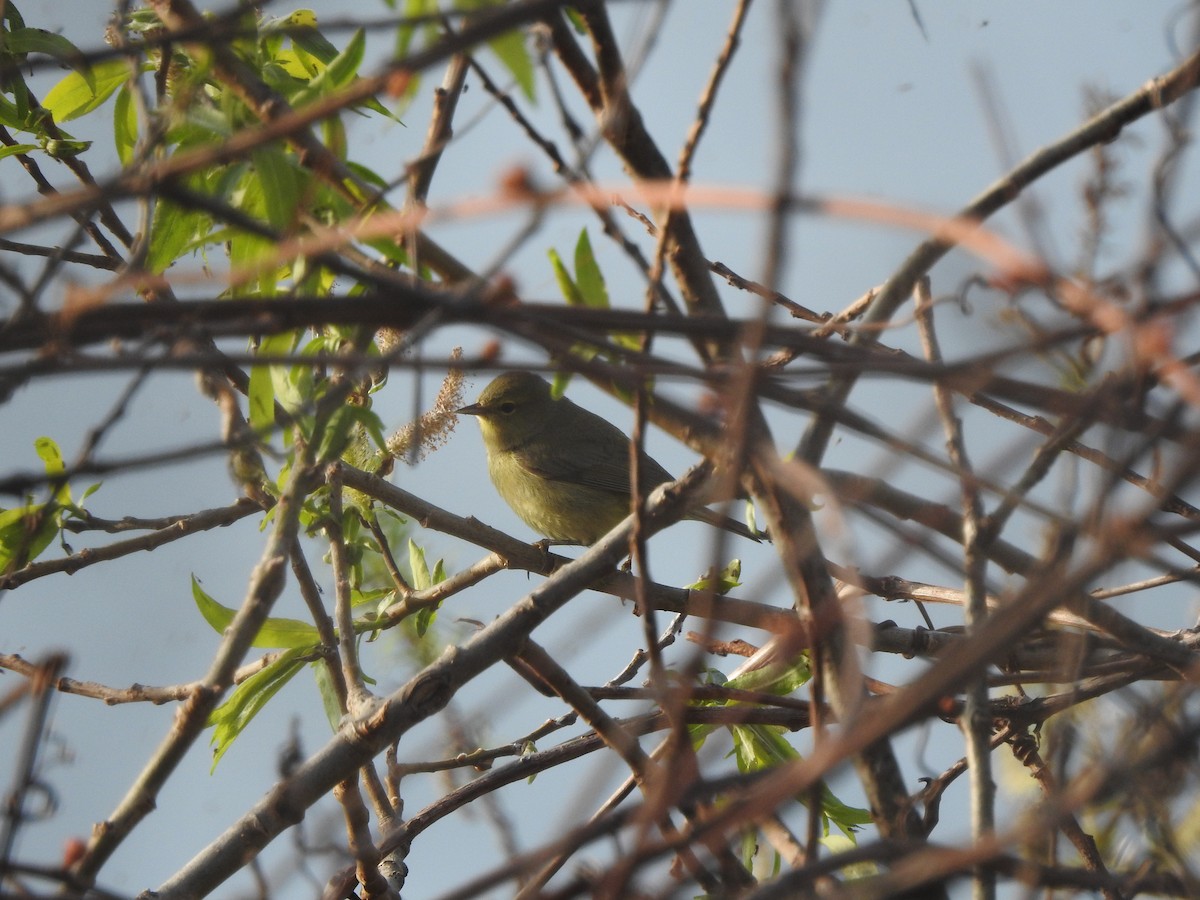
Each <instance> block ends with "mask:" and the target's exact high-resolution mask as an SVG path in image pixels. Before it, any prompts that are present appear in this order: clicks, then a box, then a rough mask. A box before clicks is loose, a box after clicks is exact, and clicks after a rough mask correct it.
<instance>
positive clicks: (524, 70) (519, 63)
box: [488, 29, 535, 100]
mask: <svg viewBox="0 0 1200 900" xmlns="http://www.w3.org/2000/svg"><path fill="white" fill-rule="evenodd" d="M488 49H490V50H491V51H492V52H493V53H494V54H496V57H497V59H499V60H500V62H501V63H502V64H503V65H504V68H506V69H508V71H509V72H511V73H512V76H513V78H515V79H516V82H517V86H518V87H519V88H520V89H521V93H522V94H524V95H525V97H526V99H528V100H533V99H534V85H535V82H534V69H533V58H532V57H531V56H530V55H529V48H528V47H527V46H526V45H525V32H523V31H521V30H520V29H513V30H512V31H506V32H504V33H503V34H501V35H499V36H498V37H494V38H492V39H491V40H490V41H488Z"/></svg>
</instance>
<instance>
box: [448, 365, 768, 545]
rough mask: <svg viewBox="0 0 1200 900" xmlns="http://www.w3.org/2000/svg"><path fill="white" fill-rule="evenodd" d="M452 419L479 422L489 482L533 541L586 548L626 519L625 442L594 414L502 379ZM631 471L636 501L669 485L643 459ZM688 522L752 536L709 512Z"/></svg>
mask: <svg viewBox="0 0 1200 900" xmlns="http://www.w3.org/2000/svg"><path fill="white" fill-rule="evenodd" d="M458 412H460V413H465V414H467V415H472V416H475V417H476V418H477V419H478V420H479V427H480V429H482V431H483V443H484V446H485V447H486V448H487V462H488V474H489V475H491V477H492V483H493V484H494V485H495V486H496V490H497V491H499V493H500V496H501V497H503V498H504V502H505V503H507V504H508V505H509V506H510V507H512V509H513V512H515V513H516V514H517V515H518V516H520V517H521V518H522V519H523V520H524V521H525V524H527V525H528V526H529V527H530V528H532V529H533V530H534V531H536V532H537V533H538V534H540V535H542V536H544V537H548V538H550V539H551V540H555V541H565V542H569V543H573V544H593V543H595V542H596V541H597V540H599V539H600V537H602V536H603V535H604V534H605V533H607V532H608V531H610V530H612V528H613V527H614V526H615V525H617V523H619V522H620V521H621V520H622V519H624V518H625V517H626V516H628V515H629V511H630V499H629V483H630V475H629V438H628V437H626V436H625V434H624V433H623V432H622V431H621V430H620V429H618V428H616V427H615V426H613V425H612V424H610V423H609V422H606V421H605V420H604V419H602V418H600V417H599V416H598V415H596V414H595V413H592V412H589V411H588V410H586V409H583V408H582V407H580V406H576V405H575V404H574V403H572V402H571V401H570V400H568V399H566V398H565V397H560V398H557V399H556V398H555V397H554V396H553V395H552V394H551V392H550V385H549V384H548V383H547V382H546V381H545V380H544V379H542V378H539V377H538V376H537V375H534V374H532V373H529V372H508V373H506V374H504V375H501V376H500V377H498V378H496V379H495V380H494V381H493V382H492V383H491V384H489V385H488V386H487V387H486V388H484V390H483V393H482V394H480V395H479V399H478V400H477V401H476V402H475V403H473V404H471V405H470V406H464V407H463V408H462V409H460V410H458ZM638 468H639V471H640V480H641V491H642V494H643V495H646V494H649V493H650V491H652V490H653V489H654V488H656V487H657V486H658V485H660V484H662V483H663V482H666V481H671V480H672V478H671V475H670V474H669V473H668V472H667V470H666V469H664V468H663V467H662V466H660V465H659V464H658V463H657V462H655V461H654V460H653V459H651V458H650V457H649V456H648V455H646V454H645V453H643V454H642V456H641V460H640V464H639V467H638ZM693 517H694V518H700V519H704V520H705V521H708V522H711V523H713V524H716V525H720V526H721V527H724V528H728V529H729V530H731V531H734V532H736V533H738V534H742V535H745V536H747V537H753V535H751V534H750V532H749V529H747V528H745V527H744V526H742V525H740V524H739V523H738V522H734V521H733V520H732V519H726V518H724V517H722V516H718V515H717V514H716V513H713V512H712V511H711V510H706V509H701V510H698V511H697V512H696V513H695V514H694V516H693Z"/></svg>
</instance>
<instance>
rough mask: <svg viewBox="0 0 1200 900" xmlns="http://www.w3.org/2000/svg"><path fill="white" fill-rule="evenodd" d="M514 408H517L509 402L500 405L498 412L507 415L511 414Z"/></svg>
mask: <svg viewBox="0 0 1200 900" xmlns="http://www.w3.org/2000/svg"><path fill="white" fill-rule="evenodd" d="M516 408H517V404H515V403H513V402H512V401H511V400H509V401H508V402H507V403H501V404H500V412H502V413H504V414H506V415H507V414H508V413H511V412H512V411H513V410H515V409H516Z"/></svg>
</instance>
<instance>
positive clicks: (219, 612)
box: [192, 575, 321, 650]
mask: <svg viewBox="0 0 1200 900" xmlns="http://www.w3.org/2000/svg"><path fill="white" fill-rule="evenodd" d="M192 597H193V599H195V601H196V606H197V607H198V608H199V610H200V615H202V616H204V621H206V622H207V623H208V624H209V625H211V626H212V627H213V630H214V631H216V632H217V634H224V633H225V629H226V628H228V627H229V625H230V623H232V622H233V617H234V616H236V615H237V610H236V609H230V608H229V607H228V606H222V605H221V604H220V603H218V602H217V601H216V600H214V599H213V598H212V597H210V596H209V595H208V594H206V593H205V592H204V589H203V588H202V587H200V582H199V581H198V580H197V579H196V576H195V575H193V576H192ZM320 643H321V636H320V635H319V634H318V633H317V629H316V627H315V626H313V625H310V624H308V623H307V622H301V621H300V620H299V619H276V618H270V619H267V621H265V622H263V626H262V628H260V629H259V632H258V634H257V635H256V636H255V638H254V642H253V646H255V647H260V648H267V649H271V648H290V649H297V648H299V649H305V650H307V649H311V648H312V647H315V646H318V645H319V644H320Z"/></svg>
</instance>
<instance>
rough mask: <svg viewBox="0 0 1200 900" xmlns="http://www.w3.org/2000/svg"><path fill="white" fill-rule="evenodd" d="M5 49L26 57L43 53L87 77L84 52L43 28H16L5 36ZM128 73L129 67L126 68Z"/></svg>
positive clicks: (59, 35) (60, 36)
mask: <svg viewBox="0 0 1200 900" xmlns="http://www.w3.org/2000/svg"><path fill="white" fill-rule="evenodd" d="M4 49H5V50H7V51H9V52H10V53H15V54H17V55H19V56H24V55H25V54H27V53H42V54H45V55H46V56H52V57H54V59H57V60H58V61H59V62H61V63H63V64H64V65H67V66H70V67H71V68H72V69H74V70H75V71H77V72H79V73H80V74H81V75H83V76H84V77H87V59H86V58H85V57H84V55H83V53H82V51H80V49H79V48H78V47H76V46H75V45H74V44H72V43H71V42H70V41H68V40H67V39H66V38H65V37H63V36H62V35H61V34H54V33H52V32H49V31H44V30H43V29H41V28H14V29H13V30H12V31H10V32H9V33H8V34H6V35H5V36H4ZM125 70H126V72H128V70H129V69H128V66H127V65H126V66H125Z"/></svg>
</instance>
